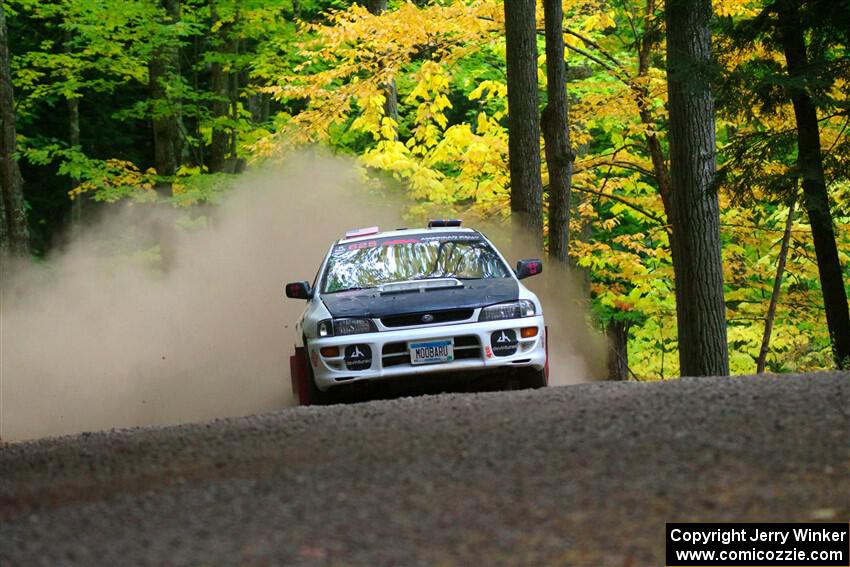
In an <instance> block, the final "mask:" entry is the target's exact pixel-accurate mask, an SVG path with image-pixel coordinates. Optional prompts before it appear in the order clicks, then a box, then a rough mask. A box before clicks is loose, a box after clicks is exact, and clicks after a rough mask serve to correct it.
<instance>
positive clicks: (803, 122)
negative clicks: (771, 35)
mask: <svg viewBox="0 0 850 567" xmlns="http://www.w3.org/2000/svg"><path fill="white" fill-rule="evenodd" d="M780 6H781V7H782V8H781V9H780V11H779V26H780V29H779V36H780V37H779V39H780V41H781V43H782V48H783V51H784V52H785V61H786V62H787V64H788V74H789V75H790V76H791V77H792V78H799V80H798V81H797V82H793V83H791V86H790V87H789V90H790V94H791V102H792V103H793V104H794V116H795V117H796V121H797V167H798V169H799V171H800V175H801V176H802V185H803V206H804V207H805V208H806V213H807V214H808V216H809V224H810V225H811V227H812V239H813V240H814V244H815V255H816V256H817V260H818V273H819V275H820V284H821V289H822V290H823V304H824V307H825V309H826V324H827V327H828V329H829V336H830V340H831V341H832V354H833V357H834V359H835V365H836V366H837V367H838V368H850V311H848V307H847V292H846V291H845V289H844V281H843V278H842V274H841V262H840V260H839V258H838V248H837V247H836V244H835V231H834V229H833V226H832V215H831V214H830V211H829V198H828V196H827V193H826V179H825V177H824V172H823V160H822V156H821V149H820V127H819V126H818V115H817V109H816V108H815V105H814V102H813V101H812V98H811V97H810V96H809V93H808V92H807V91H806V88H805V86H803V81H802V76H803V75H804V74H805V72H806V67H807V65H808V61H807V56H806V44H805V38H804V37H803V26H802V23H801V22H800V14H799V11H798V8H797V6H796V4H793V3H790V2H783V3H781V4H780Z"/></svg>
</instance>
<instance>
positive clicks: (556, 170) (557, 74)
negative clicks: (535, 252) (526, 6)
mask: <svg viewBox="0 0 850 567" xmlns="http://www.w3.org/2000/svg"><path fill="white" fill-rule="evenodd" d="M543 10H544V14H545V19H546V24H545V25H546V76H547V79H548V80H547V83H548V86H547V92H548V95H549V96H548V98H549V101H548V103H547V104H546V108H544V109H543V113H542V116H541V121H540V122H541V126H542V128H543V139H544V141H545V143H546V166H547V168H548V170H549V257H550V258H553V259H555V260H557V261H559V262H561V263H563V264H565V265H566V264H567V263H568V261H569V239H570V187H571V186H572V179H573V161H574V160H575V154H574V153H573V148H572V145H571V144H570V122H569V103H568V101H567V66H566V63H565V62H564V32H563V21H564V10H563V5H562V0H544V1H543Z"/></svg>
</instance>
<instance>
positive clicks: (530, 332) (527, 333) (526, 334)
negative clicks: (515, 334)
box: [519, 327, 537, 339]
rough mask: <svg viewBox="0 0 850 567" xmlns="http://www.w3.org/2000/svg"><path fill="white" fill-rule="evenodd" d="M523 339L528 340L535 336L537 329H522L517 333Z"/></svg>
mask: <svg viewBox="0 0 850 567" xmlns="http://www.w3.org/2000/svg"><path fill="white" fill-rule="evenodd" d="M519 334H520V335H522V338H524V339H530V338H531V337H536V336H537V327H523V329H522V330H521V331H520V332H519Z"/></svg>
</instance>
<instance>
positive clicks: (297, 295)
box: [286, 282, 313, 299]
mask: <svg viewBox="0 0 850 567" xmlns="http://www.w3.org/2000/svg"><path fill="white" fill-rule="evenodd" d="M286 297H291V298H292V299H310V298H311V297H313V292H312V290H311V289H310V284H309V283H307V282H292V283H288V284H286Z"/></svg>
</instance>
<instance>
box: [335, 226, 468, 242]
mask: <svg viewBox="0 0 850 567" xmlns="http://www.w3.org/2000/svg"><path fill="white" fill-rule="evenodd" d="M441 232H442V233H466V234H480V233H479V232H478V231H477V230H474V229H471V228H463V227H459V226H447V227H440V228H436V227H435V228H398V229H396V230H387V231H384V232H376V233H372V234H366V235H364V236H354V237H351V238H340V239H339V240H337V241H336V243H337V244H340V243H342V242H360V241H362V240H375V239H376V238H385V237H397V238H401V237H405V236H417V235H420V236H421V235H423V234H440V233H441Z"/></svg>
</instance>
